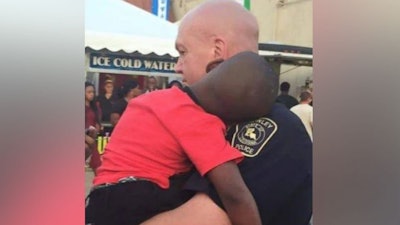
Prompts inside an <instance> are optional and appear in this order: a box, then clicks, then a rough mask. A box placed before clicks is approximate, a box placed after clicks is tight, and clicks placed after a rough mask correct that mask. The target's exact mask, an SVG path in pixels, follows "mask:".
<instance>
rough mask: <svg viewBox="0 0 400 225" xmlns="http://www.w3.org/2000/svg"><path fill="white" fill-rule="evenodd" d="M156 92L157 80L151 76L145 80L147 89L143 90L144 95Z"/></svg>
mask: <svg viewBox="0 0 400 225" xmlns="http://www.w3.org/2000/svg"><path fill="white" fill-rule="evenodd" d="M156 90H159V88H158V82H157V79H156V78H155V77H153V76H151V77H149V78H148V79H147V88H146V89H145V90H144V93H149V92H152V91H156Z"/></svg>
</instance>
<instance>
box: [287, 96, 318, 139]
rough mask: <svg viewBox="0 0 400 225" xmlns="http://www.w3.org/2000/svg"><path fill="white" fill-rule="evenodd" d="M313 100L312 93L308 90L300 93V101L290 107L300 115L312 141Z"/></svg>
mask: <svg viewBox="0 0 400 225" xmlns="http://www.w3.org/2000/svg"><path fill="white" fill-rule="evenodd" d="M311 102H312V94H311V93H310V92H308V91H304V92H302V93H301V94H300V103H299V104H298V105H296V106H293V107H292V108H290V110H291V111H292V112H294V113H295V114H296V115H297V116H298V117H300V119H301V121H302V122H303V124H304V126H305V127H306V130H307V133H308V134H309V135H310V138H311V141H312V140H313V137H312V130H313V107H312V106H310V103H311Z"/></svg>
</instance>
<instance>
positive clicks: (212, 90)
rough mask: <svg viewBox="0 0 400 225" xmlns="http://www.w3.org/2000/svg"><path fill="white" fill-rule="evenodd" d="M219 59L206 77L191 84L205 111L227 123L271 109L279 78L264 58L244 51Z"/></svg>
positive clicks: (249, 118) (255, 116)
mask: <svg viewBox="0 0 400 225" xmlns="http://www.w3.org/2000/svg"><path fill="white" fill-rule="evenodd" d="M218 63H219V65H217V66H215V65H213V66H212V67H214V68H213V69H211V70H210V72H208V74H207V75H206V76H205V77H204V78H203V79H201V80H200V81H198V82H196V83H194V84H193V85H191V86H189V88H190V89H191V90H192V91H193V93H194V95H195V96H196V97H197V99H198V101H199V103H200V105H201V106H202V107H203V108H204V110H205V111H207V112H209V113H212V114H214V115H217V116H218V117H220V118H221V119H222V120H224V121H225V122H227V123H230V122H240V121H244V120H251V119H256V118H258V117H261V116H264V115H266V114H267V113H269V111H270V110H271V107H272V105H273V103H274V102H275V98H276V96H277V93H278V88H279V78H278V75H277V73H276V72H275V71H274V70H273V69H272V66H271V65H270V64H269V63H268V62H267V61H266V60H265V59H264V58H262V57H260V56H259V55H258V54H256V53H253V52H242V53H239V54H237V55H235V56H233V57H231V58H230V59H228V60H225V61H223V62H217V64H218Z"/></svg>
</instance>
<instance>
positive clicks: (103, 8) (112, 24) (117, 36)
mask: <svg viewBox="0 0 400 225" xmlns="http://www.w3.org/2000/svg"><path fill="white" fill-rule="evenodd" d="M177 30H178V27H177V25H175V24H173V23H170V22H168V21H165V20H162V19H160V18H158V17H156V16H154V15H153V14H151V13H148V12H146V11H144V10H142V9H139V8H137V7H135V6H134V5H132V4H130V3H127V2H125V1H122V0H85V47H87V48H90V49H93V50H101V49H107V50H109V51H112V52H117V51H121V50H122V51H124V52H126V53H132V52H139V53H141V54H143V55H146V54H149V53H155V54H157V55H165V54H169V55H170V56H177V55H178V53H177V51H176V50H175V46H174V43H175V37H176V35H177Z"/></svg>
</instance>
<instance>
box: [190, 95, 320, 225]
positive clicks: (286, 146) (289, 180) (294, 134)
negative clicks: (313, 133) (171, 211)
mask: <svg viewBox="0 0 400 225" xmlns="http://www.w3.org/2000/svg"><path fill="white" fill-rule="evenodd" d="M227 139H228V140H229V141H230V142H231V145H232V146H234V147H236V148H237V149H239V150H240V151H241V152H242V153H243V154H244V155H245V156H246V157H245V159H244V160H243V161H242V162H241V163H239V165H238V166H239V169H240V172H241V174H242V177H243V179H244V181H245V183H246V185H247V186H248V188H249V189H250V191H251V193H252V194H253V196H254V199H255V201H256V203H257V207H258V210H259V212H260V216H261V219H262V222H263V224H269V225H306V224H308V222H309V220H310V217H311V213H312V142H311V139H310V137H309V136H308V134H307V132H306V130H305V128H304V125H303V124H302V122H301V120H300V119H299V118H298V117H297V116H296V115H295V114H294V113H292V112H291V111H289V110H288V109H287V108H286V107H285V106H284V105H282V104H279V103H278V104H277V103H275V104H274V106H273V108H272V110H271V112H270V113H269V114H268V115H266V116H265V117H261V118H259V119H257V120H254V121H251V122H245V123H240V124H237V125H234V126H231V127H230V128H229V129H228V133H227ZM186 188H187V189H191V190H195V191H202V192H207V193H208V194H209V195H210V197H211V198H212V199H213V200H214V201H215V202H216V203H217V204H218V205H220V206H221V207H223V206H222V203H221V201H220V199H219V198H218V195H217V193H216V191H215V189H213V188H212V186H211V185H209V184H208V183H206V182H205V179H203V178H201V177H200V175H198V174H197V175H193V176H192V177H191V178H190V179H189V181H188V182H187V185H186Z"/></svg>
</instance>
